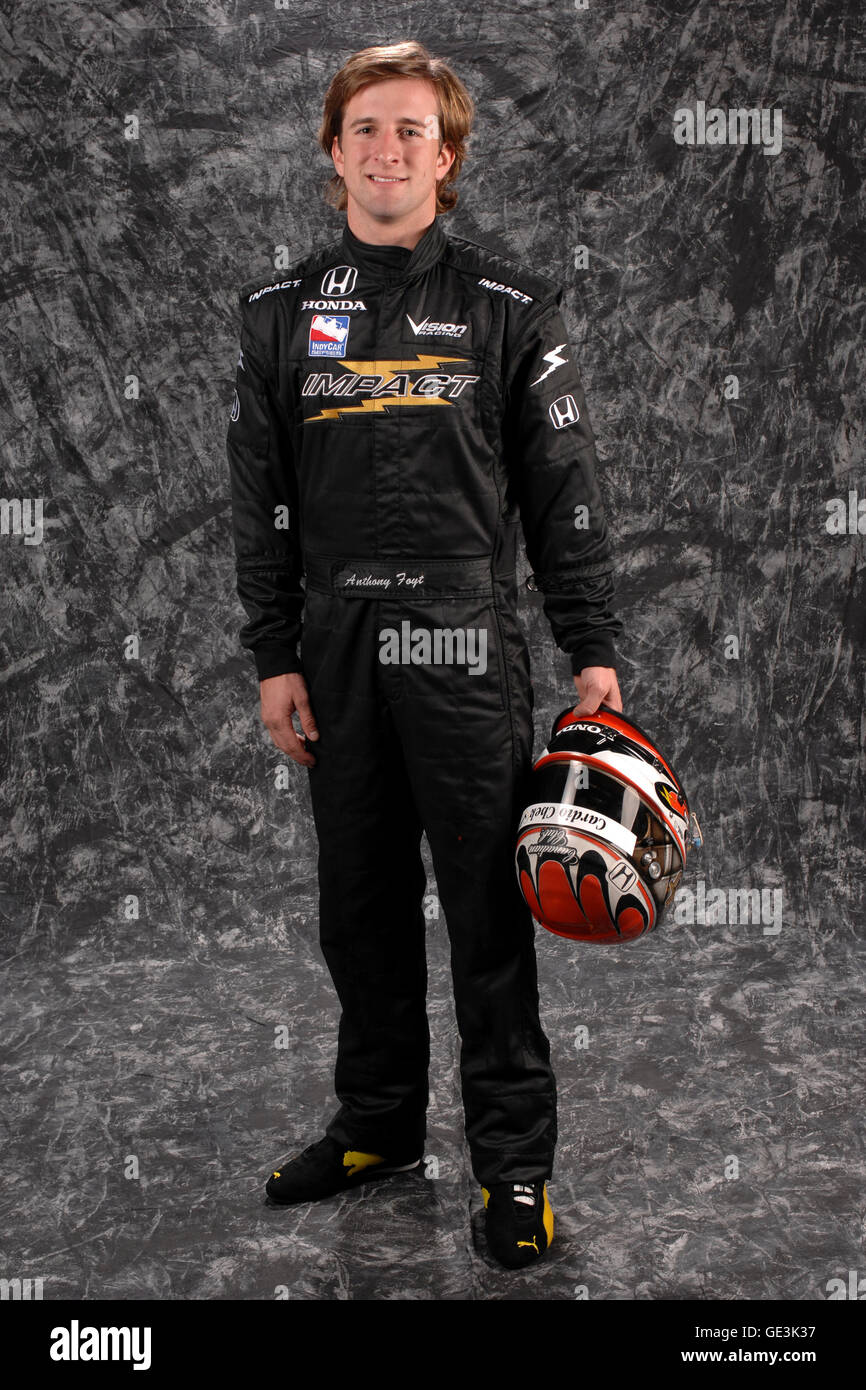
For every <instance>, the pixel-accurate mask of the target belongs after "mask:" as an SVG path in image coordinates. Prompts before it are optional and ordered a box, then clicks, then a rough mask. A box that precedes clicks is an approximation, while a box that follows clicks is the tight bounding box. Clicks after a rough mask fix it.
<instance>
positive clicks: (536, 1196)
mask: <svg viewBox="0 0 866 1390" xmlns="http://www.w3.org/2000/svg"><path fill="white" fill-rule="evenodd" d="M481 1191H482V1193H483V1194H484V1205H485V1207H486V1208H487V1246H488V1249H489V1250H490V1253H491V1255H493V1256H494V1257H495V1258H496V1259H497V1260H498V1261H499V1263H500V1264H503V1265H506V1266H507V1267H508V1269H522V1268H523V1266H524V1265H528V1264H534V1262H535V1261H536V1260H540V1259H541V1258H542V1256H543V1255H544V1254H545V1253H546V1252H547V1250H548V1248H549V1247H550V1245H551V1244H552V1242H553V1210H552V1208H551V1205H550V1200H549V1198H548V1196H547V1184H546V1183H540V1182H497V1183H494V1184H493V1185H492V1187H491V1188H490V1190H489V1191H488V1189H487V1188H486V1187H482V1189H481Z"/></svg>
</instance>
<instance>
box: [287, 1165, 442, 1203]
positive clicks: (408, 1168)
mask: <svg viewBox="0 0 866 1390" xmlns="http://www.w3.org/2000/svg"><path fill="white" fill-rule="evenodd" d="M421 1161H422V1160H421V1159H420V1158H416V1159H415V1161H414V1163H403V1164H401V1165H400V1166H399V1167H393V1168H374V1169H370V1170H365V1172H364V1173H363V1174H362V1175H360V1176H359V1177H357V1178H356V1179H355V1180H354V1181H353V1182H348V1183H346V1184H345V1186H344V1187H335V1188H334V1190H333V1192H323V1193H322V1195H321V1197H289V1198H288V1199H286V1200H281V1199H280V1198H277V1197H272V1196H271V1194H270V1193H269V1192H268V1193H266V1194H265V1206H266V1207H299V1206H302V1205H303V1203H304V1202H326V1201H327V1200H328V1198H329V1197H339V1195H340V1193H341V1192H352V1191H354V1189H355V1188H356V1187H361V1186H363V1184H364V1183H366V1182H377V1181H380V1180H381V1179H383V1178H392V1177H394V1176H395V1174H397V1173H411V1172H412V1170H413V1169H414V1168H420V1166H421Z"/></svg>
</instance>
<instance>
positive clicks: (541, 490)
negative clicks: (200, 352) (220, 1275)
mask: <svg viewBox="0 0 866 1390" xmlns="http://www.w3.org/2000/svg"><path fill="white" fill-rule="evenodd" d="M472 114H473V110H472V102H471V99H470V97H469V95H468V93H467V92H466V89H465V88H464V87H463V85H462V83H460V81H459V79H458V78H456V77H455V75H454V74H453V73H452V72H451V71H450V69H449V68H448V67H447V66H446V64H444V63H443V62H441V61H440V60H439V59H434V58H431V57H430V55H429V54H428V53H427V51H426V50H425V49H424V48H422V47H421V46H420V45H419V44H416V43H411V42H407V43H400V44H395V45H392V46H389V47H386V48H372V49H366V50H364V51H363V52H361V53H357V54H355V55H354V56H353V57H352V58H351V59H350V60H349V61H348V62H347V63H346V64H345V66H344V67H343V68H342V69H341V70H340V72H339V73H338V74H337V75H336V77H335V78H334V79H333V81H332V83H331V86H330V88H329V90H328V94H327V97H326V101H325V113H324V120H323V123H322V128H321V131H320V141H321V143H322V145H323V148H324V149H325V150H326V151H327V152H328V153H329V154H330V155H331V157H332V159H333V163H334V168H335V170H336V174H335V177H334V179H333V180H332V189H331V201H332V202H333V203H334V205H335V206H337V207H338V208H339V209H341V210H342V209H345V211H346V214H347V224H346V226H345V228H344V229H343V232H342V236H340V237H338V238H337V239H336V240H334V241H332V242H331V243H330V244H328V245H325V246H322V247H320V248H318V249H316V250H315V251H313V252H311V253H309V254H307V255H305V256H304V257H303V258H302V259H299V260H298V262H297V264H296V265H295V266H294V267H293V268H292V269H291V270H290V271H289V272H288V273H287V274H286V276H285V277H284V278H283V279H282V280H281V281H279V282H278V283H276V284H267V285H264V286H262V285H259V286H255V287H253V286H248V287H247V288H246V289H245V290H244V291H243V292H242V294H241V306H242V313H243V336H242V346H241V354H240V358H239V361H238V371H237V393H236V396H235V403H234V408H233V411H232V423H231V426H230V429H229V436H228V453H229V461H230V468H231V478H232V492H233V503H234V536H235V546H236V554H237V575H238V593H239V595H240V598H241V601H242V603H243V605H244V608H245V609H246V612H247V614H248V618H249V621H248V623H247V624H246V625H245V627H244V628H243V629H242V631H241V641H242V643H243V645H244V646H245V647H247V648H249V649H250V650H251V651H252V652H253V655H254V657H255V661H256V667H257V672H258V676H259V679H260V681H261V706H262V719H263V721H264V723H265V725H266V727H267V728H268V730H269V732H270V735H271V738H272V739H273V742H274V743H275V745H276V746H277V747H278V748H279V749H281V750H282V751H283V752H285V753H286V754H288V756H289V757H291V758H293V759H294V760H295V761H296V762H298V763H300V764H302V765H304V766H306V767H307V768H309V770H310V771H309V777H310V790H311V797H312V804H313V813H314V819H315V824H316V830H317V833H318V839H319V887H320V914H319V915H320V939H321V946H322V951H323V953H324V956H325V959H326V961H327V964H328V967H329V969H330V971H331V975H332V978H333V981H334V985H335V988H336V990H337V994H338V996H339V999H340V1005H341V1009H342V1015H341V1019H340V1027H339V1043H338V1055H337V1063H336V1071H335V1089H336V1093H337V1096H338V1098H339V1100H340V1102H341V1104H340V1109H339V1111H338V1112H337V1114H336V1115H335V1116H334V1118H333V1119H332V1120H331V1121H330V1123H329V1125H328V1127H327V1131H326V1135H325V1137H324V1139H322V1140H320V1141H318V1142H317V1143H314V1144H312V1145H311V1146H310V1147H309V1148H307V1149H305V1150H304V1151H303V1153H301V1154H300V1155H299V1156H298V1157H296V1158H294V1159H293V1160H292V1161H290V1162H288V1163H286V1164H285V1165H284V1166H283V1167H281V1168H279V1169H278V1170H276V1171H275V1172H274V1173H273V1174H272V1176H271V1178H270V1179H269V1181H268V1183H267V1188H266V1190H267V1194H268V1199H269V1201H270V1202H271V1203H272V1204H274V1205H282V1204H291V1203H296V1202H302V1201H313V1200H317V1199H319V1198H322V1197H327V1196H330V1195H332V1194H334V1193H335V1192H339V1191H343V1190H345V1189H347V1188H350V1187H354V1186H357V1185H359V1184H360V1183H362V1182H366V1181H369V1180H370V1179H372V1178H378V1177H384V1176H386V1175H387V1174H390V1173H394V1172H398V1171H402V1170H405V1169H410V1168H415V1167H417V1166H418V1164H419V1162H420V1159H421V1156H422V1154H423V1147H424V1140H425V1135H426V1119H425V1116H426V1107H427V1100H428V1087H427V1068H428V1062H429V1030H428V1024H427V1015H426V1010H425V996H426V985H427V965H426V955H425V942H424V916H423V912H422V898H423V894H424V892H425V888H426V880H425V873H424V868H423V864H422V860H421V855H420V848H419V846H420V838H421V834H422V831H423V832H426V834H427V839H428V842H429V845H430V850H431V854H432V857H433V864H434V868H435V873H436V882H437V887H438V892H439V897H440V901H441V904H442V908H443V910H444V914H445V919H446V922H447V927H448V932H449V938H450V943H451V962H452V976H453V984H454V996H455V1006H456V1013H457V1022H458V1027H459V1031H460V1038H461V1055H460V1070H461V1083H462V1093H463V1101H464V1108H465V1118H466V1137H467V1142H468V1145H469V1150H470V1155H471V1160H472V1168H473V1172H474V1174H475V1177H476V1178H477V1180H478V1181H479V1182H480V1183H481V1185H482V1190H483V1194H484V1201H485V1205H486V1207H487V1240H488V1245H489V1248H490V1250H491V1252H492V1253H493V1254H494V1255H495V1256H496V1258H497V1259H499V1260H500V1261H501V1262H502V1263H503V1264H506V1265H508V1266H510V1267H516V1266H518V1265H523V1264H526V1263H529V1262H530V1261H533V1260H536V1259H538V1258H540V1257H541V1256H542V1255H543V1254H544V1252H545V1250H546V1249H547V1247H548V1245H549V1243H550V1240H551V1238H552V1232H553V1216H552V1213H551V1209H550V1203H549V1199H548V1197H547V1189H546V1183H545V1180H546V1179H547V1178H548V1177H549V1176H550V1174H551V1172H552V1167H553V1152H554V1146H555V1142H556V1087H555V1082H554V1077H553V1072H552V1070H551V1066H550V1048H549V1044H548V1041H547V1038H546V1037H545V1035H544V1032H543V1031H542V1028H541V1025H540V1022H539V1017H538V990H537V983H536V965H535V949H534V935H533V932H534V928H533V923H532V919H531V917H530V914H529V913H528V911H527V909H526V907H525V905H524V903H523V900H522V898H521V897H520V894H519V891H518V888H517V883H516V876H515V871H514V864H513V852H514V836H515V827H516V817H517V812H518V811H519V803H520V798H521V794H522V790H523V786H524V779H525V777H526V774H527V773H528V771H529V768H530V766H531V752H532V717H531V707H532V692H531V686H530V681H529V661H528V655H527V650H526V644H525V642H524V640H523V636H522V634H521V630H520V626H519V623H518V619H517V611H516V610H517V583H516V577H515V563H516V541H517V531H518V527H519V525H520V523H521V522H522V526H523V533H524V536H525V540H526V546H527V553H528V556H529V560H530V563H531V565H532V568H533V570H534V571H535V575H534V579H535V583H536V586H537V587H538V589H540V590H541V591H542V592H543V593H544V596H545V611H546V613H547V616H548V618H549V620H550V623H551V626H552V629H553V633H554V636H555V638H556V641H557V642H558V644H559V646H560V647H561V648H562V649H563V650H564V651H566V652H567V653H569V655H570V657H571V663H572V669H573V672H574V679H575V684H576V686H577V690H578V693H579V695H580V696H581V701H580V705H579V706H578V708H579V709H580V711H581V712H582V713H594V712H595V710H596V709H597V708H598V706H599V704H600V703H601V702H602V701H605V702H607V703H608V704H609V705H611V706H612V707H613V708H615V709H621V708H622V702H621V700H620V696H619V690H618V687H617V681H616V673H615V670H614V650H613V639H614V637H615V636H616V635H617V633H618V632H619V631H620V629H621V624H620V623H619V621H618V620H617V619H616V618H615V617H614V616H613V615H612V613H611V609H610V600H611V594H612V582H611V568H612V566H611V557H610V547H609V542H608V536H607V530H606V525H605V521H604V517H603V514H602V506H601V499H600V495H599V491H598V487H597V483H596V479H595V452H594V444H593V436H592V433H591V430H590V426H589V422H588V419H587V413H586V406H585V402H584V397H583V392H582V389H581V385H580V381H579V378H578V374H577V371H576V368H575V366H574V363H573V361H572V358H571V353H570V351H569V348H568V340H567V334H566V331H565V329H564V327H563V322H562V318H561V315H560V311H559V303H560V298H561V291H560V290H559V289H558V287H557V285H556V284H555V283H554V282H553V281H551V280H549V279H547V278H546V277H545V276H542V275H539V274H537V273H536V272H534V271H532V270H530V269H528V268H527V267H524V266H521V265H519V264H517V263H516V262H514V261H511V260H508V259H505V258H503V257H501V256H499V255H496V254H494V253H493V252H491V251H488V250H487V249H485V248H484V247H482V246H478V245H475V244H474V243H472V242H469V241H466V240H464V239H462V238H458V237H449V236H447V235H446V234H445V232H444V231H443V229H442V226H441V222H440V217H441V215H442V213H443V212H445V211H447V210H449V209H450V208H451V207H453V206H454V204H455V203H456V200H457V195H456V191H455V189H454V188H453V186H452V185H453V180H454V178H455V177H456V174H457V172H458V171H459V168H460V165H461V164H462V160H463V154H464V149H465V142H466V138H467V136H468V133H469V129H470V126H471V120H472ZM302 575H304V576H305V587H302V586H301V582H300V581H301V576H302ZM302 608H303V617H304V621H303V633H302V631H301V628H302V624H301V612H302ZM299 642H300V651H299V650H298V643H299ZM295 713H297V715H298V717H299V720H300V724H301V728H302V730H303V734H302V735H298V734H297V733H296V732H295V730H294V729H293V726H292V716H293V714H295Z"/></svg>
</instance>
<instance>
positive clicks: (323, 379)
mask: <svg viewBox="0 0 866 1390" xmlns="http://www.w3.org/2000/svg"><path fill="white" fill-rule="evenodd" d="M452 362H462V363H463V364H464V365H467V361H466V358H465V357H440V356H432V355H429V354H426V353H419V354H418V355H417V356H416V357H415V358H414V359H405V360H404V359H396V358H395V359H393V360H391V361H360V360H356V361H346V360H341V361H340V366H341V367H344V368H345V369H346V370H345V371H344V372H343V373H342V374H341V375H340V376H333V375H332V374H331V373H330V372H310V373H309V375H308V376H307V378H306V380H305V381H304V385H303V387H302V389H301V395H302V396H324V397H326V398H327V399H334V398H337V401H338V403H337V404H336V405H333V406H323V407H322V409H321V410H320V412H319V414H318V415H310V416H308V418H307V419H306V420H305V421H304V423H305V424H307V425H310V424H313V423H315V422H316V421H317V420H338V419H340V418H341V417H342V416H344V415H369V414H373V413H374V412H376V411H383V410H386V409H388V408H389V407H391V406H410V407H411V406H416V405H445V406H448V405H451V404H452V403H453V402H454V401H455V400H456V399H457V398H458V397H459V396H460V395H461V394H462V392H463V391H464V390H465V389H466V387H467V386H471V385H472V384H473V383H474V382H476V381H478V379H479V378H478V376H473V375H470V374H469V373H467V372H443V371H442V370H441V368H442V367H445V366H448V365H449V364H450V363H452ZM437 369H438V370H437ZM343 402H346V404H343ZM356 402H357V404H356Z"/></svg>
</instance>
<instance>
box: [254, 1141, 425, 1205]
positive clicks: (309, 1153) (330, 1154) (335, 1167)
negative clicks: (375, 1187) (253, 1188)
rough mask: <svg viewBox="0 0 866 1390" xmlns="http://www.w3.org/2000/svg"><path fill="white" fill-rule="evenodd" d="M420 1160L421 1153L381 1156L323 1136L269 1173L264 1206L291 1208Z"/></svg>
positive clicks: (399, 1170)
mask: <svg viewBox="0 0 866 1390" xmlns="http://www.w3.org/2000/svg"><path fill="white" fill-rule="evenodd" d="M420 1162H421V1156H420V1155H419V1156H418V1157H417V1158H412V1157H410V1155H408V1154H406V1155H402V1156H401V1155H398V1156H396V1157H391V1156H390V1155H389V1156H388V1157H383V1156H382V1154H373V1153H362V1152H361V1151H360V1150H358V1149H347V1148H346V1147H345V1145H343V1144H338V1143H337V1141H336V1139H331V1138H330V1137H329V1136H328V1135H326V1136H325V1138H324V1139H320V1140H319V1142H318V1143H317V1144H311V1145H310V1146H309V1148H307V1149H304V1151H303V1152H302V1153H300V1154H298V1156H297V1158H293V1159H291V1160H290V1162H288V1163H286V1164H284V1166H283V1167H282V1168H280V1169H279V1170H278V1171H277V1172H275V1173H272V1174H271V1177H270V1178H269V1179H268V1181H267V1183H266V1184H265V1192H266V1193H267V1205H268V1206H271V1207H290V1206H292V1205H294V1203H296V1202H319V1201H321V1200H322V1198H323V1197H333V1196H334V1194H335V1193H336V1192H345V1191H347V1190H348V1189H349V1188H352V1187H360V1186H361V1184H362V1183H365V1182H372V1181H373V1179H374V1178H388V1177H390V1176H391V1175H392V1174H393V1173H407V1172H409V1170H410V1169H412V1168H417V1167H418V1165H419V1164H420Z"/></svg>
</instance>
